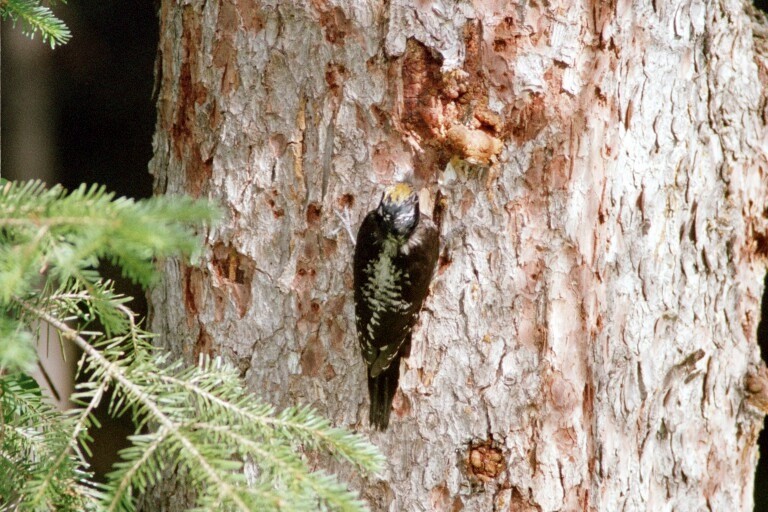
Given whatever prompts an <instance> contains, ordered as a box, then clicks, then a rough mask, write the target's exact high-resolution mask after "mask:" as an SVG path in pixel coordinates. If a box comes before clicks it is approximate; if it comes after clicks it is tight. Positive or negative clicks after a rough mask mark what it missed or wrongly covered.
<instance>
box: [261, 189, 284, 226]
mask: <svg viewBox="0 0 768 512" xmlns="http://www.w3.org/2000/svg"><path fill="white" fill-rule="evenodd" d="M264 197H265V200H266V201H267V204H268V205H269V208H270V210H272V215H274V216H275V218H276V219H279V218H281V217H283V216H284V215H285V210H284V209H283V208H282V207H281V206H278V205H277V202H276V201H275V199H276V198H278V197H279V194H278V193H277V191H276V190H273V191H272V195H271V197H270V196H267V195H265V196H264Z"/></svg>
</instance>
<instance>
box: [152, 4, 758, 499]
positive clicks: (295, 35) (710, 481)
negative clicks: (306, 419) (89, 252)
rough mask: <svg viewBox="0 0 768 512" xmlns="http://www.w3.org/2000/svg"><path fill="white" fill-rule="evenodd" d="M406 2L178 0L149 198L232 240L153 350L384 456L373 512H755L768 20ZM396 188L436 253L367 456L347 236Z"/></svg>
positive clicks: (368, 485)
mask: <svg viewBox="0 0 768 512" xmlns="http://www.w3.org/2000/svg"><path fill="white" fill-rule="evenodd" d="M182 4H183V5H182ZM407 4H408V3H407V2H405V3H403V2H399V1H393V2H376V1H374V0H367V1H363V0H360V1H350V2H345V1H337V2H333V1H331V2H321V1H313V2H306V3H302V2H290V3H289V2H260V1H258V0H220V1H207V2H206V1H189V2H183V3H177V2H169V1H164V2H163V3H162V8H161V24H162V26H161V40H160V52H161V53H160V71H161V78H160V92H159V101H158V114H159V119H158V125H157V133H156V136H155V141H154V144H155V157H154V159H153V161H152V163H151V166H150V167H151V170H152V172H153V173H154V175H155V178H156V190H157V192H158V193H169V194H174V193H179V192H186V193H190V194H193V195H195V196H204V197H210V198H213V199H214V200H216V201H219V202H220V203H221V204H223V205H224V207H225V209H226V210H227V212H228V218H227V220H226V221H225V222H224V223H223V224H222V225H220V226H219V227H217V228H216V229H214V230H212V231H211V232H209V233H208V234H207V238H206V243H207V252H206V253H205V255H204V257H203V259H202V261H201V262H200V263H199V266H194V267H192V266H185V265H181V264H179V263H178V262H176V261H168V262H165V263H164V266H163V269H164V279H163V280H162V283H161V284H160V285H159V286H158V287H157V288H156V290H155V291H154V292H153V293H152V297H151V299H152V303H153V304H154V311H155V316H154V321H153V328H154V330H156V331H157V332H159V333H160V334H161V335H162V340H161V342H162V343H163V344H164V345H165V346H166V347H168V348H170V349H171V350H172V351H174V352H175V353H176V354H183V355H184V356H185V357H187V358H188V359H189V360H190V361H193V360H195V358H196V357H197V356H198V355H199V354H200V353H208V354H218V355H222V356H224V357H226V358H228V359H230V360H232V361H234V362H235V363H236V364H237V365H239V367H240V368H241V370H242V372H243V375H244V376H245V378H246V380H247V382H248V384H249V385H250V387H251V388H252V389H253V390H254V392H255V393H256V394H258V395H259V396H261V397H263V398H264V399H266V400H269V401H270V402H272V403H274V404H275V405H277V406H280V407H282V406H288V405H290V404H296V403H305V404H310V405H312V406H314V407H316V408H317V409H319V411H320V412H321V413H322V414H324V415H326V416H327V417H329V418H331V419H332V421H333V422H334V423H335V424H337V425H339V426H344V427H347V428H351V429H356V430H358V431H361V432H364V433H365V434H367V435H370V437H371V439H372V440H373V441H374V442H375V443H376V444H377V445H378V446H379V447H380V448H381V449H382V451H383V452H384V453H385V455H386V456H387V459H388V461H389V464H388V467H387V469H386V471H385V472H384V474H383V475H380V478H371V479H361V478H358V477H356V476H354V475H353V474H350V471H351V470H350V469H349V468H345V469H343V470H342V471H343V476H345V477H346V478H348V479H349V480H350V481H351V482H352V485H353V486H355V487H356V488H359V489H361V491H362V495H363V497H364V498H365V499H367V500H368V501H369V503H370V505H371V508H372V509H373V510H390V511H400V510H409V511H410V510H438V511H442V510H446V511H448V510H450V511H456V510H468V511H484V510H510V511H518V510H523V511H527V510H539V511H555V510H596V511H618V510H625V511H635V510H638V511H644V510H661V511H663V510H676V511H685V510H691V511H699V510H707V509H709V510H721V511H733V510H750V509H751V507H752V491H753V478H754V477H753V475H754V470H755V465H756V462H757V447H756V441H757V436H758V433H759V430H760V428H761V425H762V414H761V413H758V412H757V411H756V409H752V408H750V407H748V406H747V404H746V402H745V400H744V398H745V392H744V389H745V377H746V375H747V374H748V372H750V371H753V370H754V369H755V368H756V367H757V365H758V363H759V361H760V356H759V350H758V348H757V344H756V340H755V336H756V327H757V323H758V321H759V307H760V304H759V300H760V297H761V293H762V286H763V285H762V283H763V275H764V273H765V257H766V254H767V253H768V237H767V231H766V216H767V214H766V209H765V207H764V203H765V198H766V197H767V196H768V187H766V170H767V169H768V165H766V159H765V154H766V144H765V134H766V132H765V120H766V112H765V110H764V109H765V101H764V97H765V94H764V85H765V84H766V83H768V67H767V66H766V62H768V61H767V60H766V55H767V54H768V52H766V50H765V40H764V39H762V36H760V34H763V33H764V31H765V30H766V28H765V27H766V25H765V21H764V20H763V19H759V20H757V19H756V16H755V15H754V14H753V13H751V11H750V10H749V8H748V6H747V3H745V2H742V1H738V0H712V1H704V0H688V1H676V2H674V1H665V0H654V1H648V2H638V1H635V2H631V1H629V0H617V1H615V2H606V1H604V0H587V1H584V2H581V3H577V4H574V3H572V2H570V1H565V0H555V1H550V2H519V3H509V4H507V3H505V2H493V1H490V0H477V1H475V2H472V3H470V2H459V3H456V2H453V1H443V2H441V1H435V2H417V3H416V6H410V5H407ZM756 43H757V44H756ZM411 170H412V171H411ZM403 178H410V179H411V180H412V181H413V182H414V183H415V184H416V185H417V187H419V188H421V189H422V194H421V196H422V209H424V210H425V211H427V212H433V213H435V216H436V217H437V220H438V221H439V225H440V231H441V239H442V249H441V257H440V262H439V269H438V273H437V275H436V277H435V280H434V282H433V286H432V290H431V295H430V297H429V298H428V299H427V302H426V305H425V309H424V310H423V311H422V313H421V317H420V318H421V319H420V324H419V326H418V327H417V329H416V332H415V335H414V339H413V347H412V349H411V355H410V357H409V358H408V359H406V360H404V362H403V363H402V365H401V367H400V372H401V374H400V391H399V392H398V395H397V397H396V398H395V404H394V411H393V413H392V420H391V422H390V426H389V429H388V430H387V431H385V432H382V433H378V432H374V431H372V430H371V429H370V428H369V426H368V418H367V408H368V405H367V404H368V396H367V387H366V379H365V367H364V365H363V362H362V358H361V356H360V353H359V349H358V345H357V341H356V335H355V327H354V314H353V304H352V290H351V284H352V268H351V257H352V252H353V244H352V242H351V241H350V239H349V236H348V235H347V234H346V232H345V230H344V228H343V223H342V221H341V218H340V217H341V214H343V213H344V212H347V213H349V214H350V216H351V219H352V224H353V228H355V229H356V228H357V226H359V222H360V221H361V220H362V217H363V215H364V214H365V212H366V211H368V210H369V209H371V208H373V207H374V206H375V205H376V203H377V201H378V199H379V196H380V194H381V190H382V186H383V184H385V183H389V182H392V181H394V180H397V179H403Z"/></svg>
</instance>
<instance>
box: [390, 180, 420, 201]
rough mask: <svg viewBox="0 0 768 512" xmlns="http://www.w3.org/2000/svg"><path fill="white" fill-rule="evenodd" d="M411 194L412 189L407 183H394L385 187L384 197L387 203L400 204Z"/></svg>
mask: <svg viewBox="0 0 768 512" xmlns="http://www.w3.org/2000/svg"><path fill="white" fill-rule="evenodd" d="M412 194H413V187H412V186H410V185H409V184H407V183H396V184H394V185H390V186H389V187H387V190H386V191H385V192H384V197H385V199H386V200H387V201H388V202H392V203H402V202H404V201H405V200H407V199H408V198H409V197H411V195H412Z"/></svg>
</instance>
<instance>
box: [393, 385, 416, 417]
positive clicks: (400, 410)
mask: <svg viewBox="0 0 768 512" xmlns="http://www.w3.org/2000/svg"><path fill="white" fill-rule="evenodd" d="M411 409H412V407H411V401H410V400H409V399H408V397H407V396H405V394H404V393H403V392H402V390H400V388H398V389H397V391H396V392H395V398H394V400H392V410H393V411H394V412H395V415H396V416H397V417H398V418H403V417H405V416H408V414H410V412H411Z"/></svg>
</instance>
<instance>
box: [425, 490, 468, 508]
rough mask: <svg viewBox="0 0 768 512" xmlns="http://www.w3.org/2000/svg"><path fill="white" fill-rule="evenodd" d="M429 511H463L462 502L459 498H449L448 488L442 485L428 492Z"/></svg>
mask: <svg viewBox="0 0 768 512" xmlns="http://www.w3.org/2000/svg"><path fill="white" fill-rule="evenodd" d="M429 503H430V508H429V510H444V511H447V512H459V511H461V510H464V502H463V501H461V496H453V497H452V496H451V492H450V491H449V490H448V486H447V485H446V484H445V483H442V484H440V485H438V486H436V487H433V488H432V490H431V491H429Z"/></svg>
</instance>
